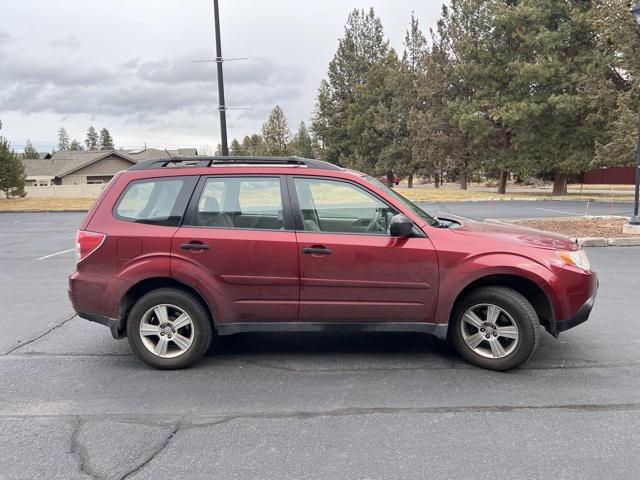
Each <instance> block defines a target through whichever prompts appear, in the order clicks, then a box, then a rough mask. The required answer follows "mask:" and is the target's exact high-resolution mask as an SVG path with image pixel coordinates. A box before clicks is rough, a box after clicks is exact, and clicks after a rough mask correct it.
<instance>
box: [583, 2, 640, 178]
mask: <svg viewBox="0 0 640 480" xmlns="http://www.w3.org/2000/svg"><path fill="white" fill-rule="evenodd" d="M593 8H594V17H593V18H594V25H595V29H596V32H597V37H596V38H597V39H598V47H599V50H600V51H602V52H603V53H604V54H605V56H606V57H605V59H606V60H605V70H606V73H605V80H604V81H594V82H592V83H590V84H589V88H587V92H588V94H589V96H590V99H591V104H592V108H593V110H594V111H595V112H596V115H600V116H602V117H604V118H605V122H606V128H605V129H604V130H603V131H602V132H601V134H602V135H601V136H600V138H598V139H597V140H596V150H595V157H594V160H593V166H596V167H609V166H631V165H633V164H634V163H635V159H636V141H637V129H635V128H631V126H632V125H635V124H636V123H637V122H638V109H639V107H640V35H639V34H638V26H637V24H636V22H635V19H634V18H633V15H630V14H629V2H628V1H627V0H601V1H599V2H597V3H595V5H594V7H593Z"/></svg>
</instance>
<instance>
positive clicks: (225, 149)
mask: <svg viewBox="0 0 640 480" xmlns="http://www.w3.org/2000/svg"><path fill="white" fill-rule="evenodd" d="M213 16H214V21H215V30H216V65H217V67H218V111H219V112H220V140H221V144H222V155H223V156H225V157H226V156H228V155H229V146H228V144H227V109H226V106H225V104H224V79H223V76H222V62H223V59H222V45H221V44H220V11H219V9H218V0H213Z"/></svg>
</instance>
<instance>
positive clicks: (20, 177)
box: [0, 136, 25, 198]
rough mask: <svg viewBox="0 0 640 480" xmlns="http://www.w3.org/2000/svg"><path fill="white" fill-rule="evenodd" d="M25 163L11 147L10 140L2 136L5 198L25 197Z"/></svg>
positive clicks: (0, 181) (0, 180) (0, 178)
mask: <svg viewBox="0 0 640 480" xmlns="http://www.w3.org/2000/svg"><path fill="white" fill-rule="evenodd" d="M24 181H25V173H24V164H23V163H22V160H20V158H18V155H16V153H15V152H14V151H13V149H12V148H11V144H10V143H9V141H8V140H7V139H6V138H4V137H2V136H0V190H1V191H2V192H4V196H5V198H11V197H24V196H25V192H24Z"/></svg>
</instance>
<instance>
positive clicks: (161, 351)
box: [139, 304, 195, 358]
mask: <svg viewBox="0 0 640 480" xmlns="http://www.w3.org/2000/svg"><path fill="white" fill-rule="evenodd" d="M139 331H140V339H141V340H142V344H143V345H144V346H145V347H146V349H147V350H149V351H150V352H151V353H153V354H154V355H156V356H158V357H161V358H175V357H179V356H180V355H182V354H183V353H185V352H186V351H187V350H189V348H190V347H191V344H192V343H193V340H194V338H195V329H194V324H193V322H192V321H191V317H190V316H189V314H188V313H187V312H185V311H184V310H183V309H182V308H180V307H177V306H175V305H169V304H161V305H156V306H155V307H152V308H150V309H149V310H147V311H146V312H145V314H144V315H143V317H142V320H141V321H140V329H139Z"/></svg>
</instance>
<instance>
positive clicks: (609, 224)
mask: <svg viewBox="0 0 640 480" xmlns="http://www.w3.org/2000/svg"><path fill="white" fill-rule="evenodd" d="M626 222H627V219H626V218H618V217H578V218H563V219H559V218H554V219H548V218H547V219H527V220H517V221H510V222H509V223H511V224H513V225H520V226H523V227H529V228H536V229H538V230H545V231H547V232H554V233H560V234H562V235H566V236H568V237H572V238H575V237H577V238H582V237H624V236H625V235H623V233H622V226H623V225H624V224H625V223H626Z"/></svg>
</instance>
